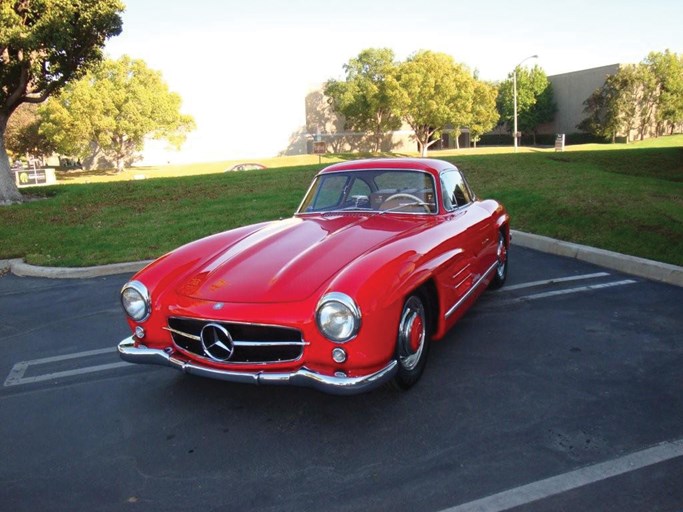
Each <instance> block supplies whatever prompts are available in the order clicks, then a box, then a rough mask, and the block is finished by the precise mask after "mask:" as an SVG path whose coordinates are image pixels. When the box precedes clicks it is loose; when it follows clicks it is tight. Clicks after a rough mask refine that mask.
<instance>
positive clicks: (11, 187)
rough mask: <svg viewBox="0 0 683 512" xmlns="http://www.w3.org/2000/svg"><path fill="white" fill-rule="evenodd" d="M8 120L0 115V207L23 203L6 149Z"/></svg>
mask: <svg viewBox="0 0 683 512" xmlns="http://www.w3.org/2000/svg"><path fill="white" fill-rule="evenodd" d="M7 119H8V118H7V117H5V116H4V115H0V205H6V204H12V203H21V202H22V200H23V198H22V196H21V194H20V193H19V189H18V188H17V185H16V183H15V181H14V173H13V172H12V171H11V170H10V166H9V157H8V156H7V149H6V148H5V128H7Z"/></svg>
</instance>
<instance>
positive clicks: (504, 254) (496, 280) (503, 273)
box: [489, 230, 508, 289]
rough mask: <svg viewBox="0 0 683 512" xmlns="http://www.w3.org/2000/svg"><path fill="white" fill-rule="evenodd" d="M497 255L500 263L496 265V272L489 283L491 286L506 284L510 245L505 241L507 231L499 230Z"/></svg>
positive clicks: (497, 286)
mask: <svg viewBox="0 0 683 512" xmlns="http://www.w3.org/2000/svg"><path fill="white" fill-rule="evenodd" d="M496 257H497V258H498V263H497V265H496V274H495V275H494V276H493V280H492V281H491V284H490V285H489V286H490V287H491V288H493V289H495V288H500V287H501V286H503V285H504V284H505V280H506V279H507V277H508V247H507V244H506V243H505V231H503V230H500V231H499V232H498V248H497V249H496Z"/></svg>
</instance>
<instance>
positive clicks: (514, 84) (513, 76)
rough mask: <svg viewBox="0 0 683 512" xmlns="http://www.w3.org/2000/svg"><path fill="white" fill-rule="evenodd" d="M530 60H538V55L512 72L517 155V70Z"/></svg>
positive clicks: (532, 56)
mask: <svg viewBox="0 0 683 512" xmlns="http://www.w3.org/2000/svg"><path fill="white" fill-rule="evenodd" d="M529 59H538V55H530V56H529V57H527V58H525V59H524V60H522V62H520V63H519V64H517V65H516V66H515V69H514V70H513V71H512V107H513V111H514V114H513V115H514V119H515V121H514V124H515V126H514V130H515V131H514V132H513V134H512V135H513V138H514V139H515V153H516V152H517V68H518V67H520V66H521V65H522V64H524V63H525V62H526V61H527V60H529Z"/></svg>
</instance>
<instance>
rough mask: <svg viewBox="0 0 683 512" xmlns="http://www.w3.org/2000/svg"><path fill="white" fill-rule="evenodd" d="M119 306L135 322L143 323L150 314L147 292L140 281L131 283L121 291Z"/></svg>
mask: <svg viewBox="0 0 683 512" xmlns="http://www.w3.org/2000/svg"><path fill="white" fill-rule="evenodd" d="M121 305H122V306H123V310H124V311H125V312H126V314H127V315H128V316H129V317H131V318H132V319H133V320H135V321H136V322H144V321H145V320H147V318H148V317H149V314H150V312H151V307H150V299H149V292H148V291H147V287H146V286H145V285H144V284H142V283H141V282H140V281H131V282H130V283H127V284H126V285H125V286H124V287H123V289H122V290H121Z"/></svg>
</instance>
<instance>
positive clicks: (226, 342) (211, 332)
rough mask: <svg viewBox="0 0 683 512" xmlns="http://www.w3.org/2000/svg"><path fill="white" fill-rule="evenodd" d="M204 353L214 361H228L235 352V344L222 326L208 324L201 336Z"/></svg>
mask: <svg viewBox="0 0 683 512" xmlns="http://www.w3.org/2000/svg"><path fill="white" fill-rule="evenodd" d="M199 337H200V339H201V341H202V348H203V349H204V353H205V354H206V355H207V356H209V357H210V358H211V359H213V360H214V361H218V362H224V361H228V360H229V359H230V358H231V357H232V354H233V352H234V351H235V344H234V343H233V342H232V336H230V333H229V332H228V330H227V329H226V328H225V327H223V326H222V325H220V324H214V323H211V324H206V325H205V326H204V327H203V328H202V332H201V334H200V335H199Z"/></svg>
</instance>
